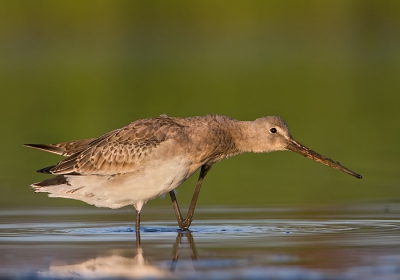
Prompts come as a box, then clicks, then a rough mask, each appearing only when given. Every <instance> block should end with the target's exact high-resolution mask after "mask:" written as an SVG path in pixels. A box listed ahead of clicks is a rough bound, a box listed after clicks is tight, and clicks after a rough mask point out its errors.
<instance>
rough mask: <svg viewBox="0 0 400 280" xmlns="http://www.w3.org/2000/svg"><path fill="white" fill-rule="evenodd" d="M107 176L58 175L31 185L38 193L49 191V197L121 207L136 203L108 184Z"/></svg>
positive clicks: (100, 205) (98, 205)
mask: <svg viewBox="0 0 400 280" xmlns="http://www.w3.org/2000/svg"><path fill="white" fill-rule="evenodd" d="M107 183H108V177H107V176H81V175H58V176H56V177H53V178H50V179H47V180H44V181H41V182H38V183H34V184H32V185H31V187H32V188H33V189H34V191H35V192H36V193H42V192H44V193H48V196H49V197H62V198H70V199H75V200H81V201H83V202H86V203H88V204H91V205H95V206H97V207H108V208H114V209H115V208H120V207H123V206H126V205H132V204H134V203H133V202H132V201H131V200H126V199H125V198H123V197H120V196H119V195H118V194H117V195H114V191H115V190H113V189H111V190H110V188H109V187H108V186H107Z"/></svg>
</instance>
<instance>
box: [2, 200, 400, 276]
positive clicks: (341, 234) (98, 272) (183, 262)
mask: <svg viewBox="0 0 400 280" xmlns="http://www.w3.org/2000/svg"><path fill="white" fill-rule="evenodd" d="M145 210H146V211H145V213H144V214H143V216H142V228H141V245H140V246H139V247H137V246H136V242H135V232H134V212H133V211H132V210H131V209H128V208H124V209H120V210H105V209H97V208H91V207H88V208H86V207H85V208H79V209H76V208H72V209H71V208H50V209H49V208H46V209H2V211H1V214H0V215H1V216H0V218H1V220H0V222H1V224H0V251H1V254H0V271H1V275H2V276H9V277H10V276H11V277H20V278H22V279H23V278H27V279H28V278H29V279H30V278H37V279H42V278H43V279H46V278H90V277H94V278H107V279H114V278H132V277H139V278H142V277H145V278H182V279H187V278H193V279H205V278H207V279H232V278H234V279H257V278H266V279H399V278H400V220H399V219H398V217H399V213H400V206H398V205H397V204H362V205H345V206H332V207H312V208H304V207H301V208H300V207H298V208H296V207H292V208H287V207H268V208H267V207H243V206H241V207H216V206H212V207H209V208H206V207H203V208H201V207H200V208H199V209H198V210H197V212H196V214H195V220H194V222H193V224H192V227H191V231H190V232H189V231H180V230H178V227H177V223H176V221H175V220H174V216H173V212H172V208H151V207H147V208H146V209H145Z"/></svg>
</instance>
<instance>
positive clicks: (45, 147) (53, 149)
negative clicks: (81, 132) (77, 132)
mask: <svg viewBox="0 0 400 280" xmlns="http://www.w3.org/2000/svg"><path fill="white" fill-rule="evenodd" d="M93 140H95V138H90V139H83V140H76V141H70V142H62V143H57V144H24V146H25V147H29V148H35V149H38V150H41V151H45V152H49V153H53V154H56V155H60V156H70V155H73V154H75V153H78V152H80V151H82V150H83V149H85V148H87V147H88V145H89V144H90V143H91V142H92V141H93Z"/></svg>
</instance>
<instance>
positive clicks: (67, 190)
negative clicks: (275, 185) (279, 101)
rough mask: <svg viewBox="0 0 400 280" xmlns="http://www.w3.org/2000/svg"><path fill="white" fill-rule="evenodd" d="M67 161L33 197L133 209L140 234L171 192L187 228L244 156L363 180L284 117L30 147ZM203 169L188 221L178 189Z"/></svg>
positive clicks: (199, 123)
mask: <svg viewBox="0 0 400 280" xmlns="http://www.w3.org/2000/svg"><path fill="white" fill-rule="evenodd" d="M25 146H28V147H32V148H37V149H40V150H44V151H47V152H51V153H55V154H58V155H62V156H65V157H66V158H65V159H64V160H62V161H60V162H59V163H57V164H56V165H54V166H50V167H46V168H43V169H41V170H39V172H43V173H49V174H54V175H57V176H56V177H53V178H50V179H47V180H44V181H42V182H39V183H35V184H33V185H32V187H33V188H34V189H35V192H48V193H49V196H52V197H65V198H72V199H77V200H82V201H84V202H87V203H89V204H93V205H95V206H98V207H110V208H119V207H123V206H126V205H134V206H135V208H136V210H137V216H136V230H137V233H138V232H139V224H140V211H141V209H142V206H143V205H144V204H145V203H146V202H147V201H148V200H150V199H153V198H155V197H157V196H160V195H162V194H165V193H167V192H169V193H170V196H171V199H172V202H173V206H174V210H175V214H176V216H177V219H178V223H179V226H180V227H181V228H182V229H187V228H188V227H189V226H190V224H191V222H192V218H193V213H194V209H195V205H196V201H197V197H198V194H199V192H200V188H201V184H202V181H203V179H204V177H205V176H206V174H207V172H208V171H209V170H210V168H211V166H212V165H213V164H215V163H216V162H218V161H220V160H222V159H224V158H228V157H231V156H234V155H237V154H240V153H244V152H255V153H261V152H272V151H279V150H291V151H294V152H296V153H299V154H302V155H304V156H306V157H308V158H310V159H313V160H315V161H317V162H320V163H322V164H325V165H328V166H330V167H332V168H335V169H338V170H340V171H343V172H345V173H348V174H350V175H352V176H355V177H357V178H359V179H360V178H362V177H361V176H360V175H358V174H357V173H354V172H353V171H351V170H349V169H347V168H345V167H344V166H342V165H340V164H339V163H338V162H334V161H333V160H331V159H328V158H326V157H324V156H322V155H320V154H318V153H316V152H314V151H312V150H310V149H308V148H306V147H305V146H303V145H302V144H300V143H299V142H297V141H295V140H294V139H293V138H292V136H291V134H290V132H289V129H288V127H287V125H286V123H285V122H284V121H283V120H282V119H281V118H279V117H276V116H269V117H263V118H259V119H256V120H255V121H238V120H235V119H232V118H229V117H224V116H219V115H208V116H205V117H192V118H172V117H168V116H166V115H161V116H160V117H156V118H150V119H143V120H138V121H135V122H132V123H130V124H128V125H127V126H125V127H123V128H121V129H117V130H113V131H111V132H108V133H106V134H104V135H103V136H100V137H99V138H92V139H85V140H78V141H72V142H64V143H59V144H50V145H42V144H26V145H25ZM199 168H201V172H200V176H199V180H198V182H197V185H196V189H195V193H194V195H193V199H192V202H191V204H190V207H189V211H188V215H187V217H186V218H185V219H183V218H182V215H181V213H180V210H179V206H178V203H177V201H176V197H175V194H174V189H175V188H176V187H177V186H179V185H180V184H181V183H182V182H183V181H185V180H186V179H188V178H189V177H190V176H191V175H192V174H193V173H194V172H195V171H196V170H197V169H199Z"/></svg>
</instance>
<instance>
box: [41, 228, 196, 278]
mask: <svg viewBox="0 0 400 280" xmlns="http://www.w3.org/2000/svg"><path fill="white" fill-rule="evenodd" d="M137 237H139V238H137V239H136V240H137V242H136V248H135V251H136V252H135V257H133V258H132V257H126V256H121V254H118V253H115V252H114V253H113V254H112V255H110V256H99V257H96V258H92V259H89V260H86V261H84V262H81V263H78V264H73V265H51V266H50V268H49V270H48V271H45V272H41V273H40V274H41V276H44V277H50V278H51V277H57V278H71V277H73V278H96V277H101V278H103V277H105V278H108V277H110V278H114V277H121V278H125V277H134V278H160V277H166V278H172V277H173V276H174V272H175V269H176V266H177V262H178V259H179V255H180V253H181V251H186V250H189V251H190V256H191V260H192V262H193V264H194V265H195V262H196V260H197V251H196V246H195V243H194V239H193V236H192V234H191V232H190V231H178V232H177V236H176V239H175V243H174V246H173V251H172V262H171V266H170V269H169V270H168V269H167V268H166V267H160V266H157V265H155V264H151V263H149V262H148V261H147V260H146V258H145V256H144V250H143V248H142V244H141V243H140V236H137ZM187 244H188V245H189V246H187ZM185 245H186V246H185Z"/></svg>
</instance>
